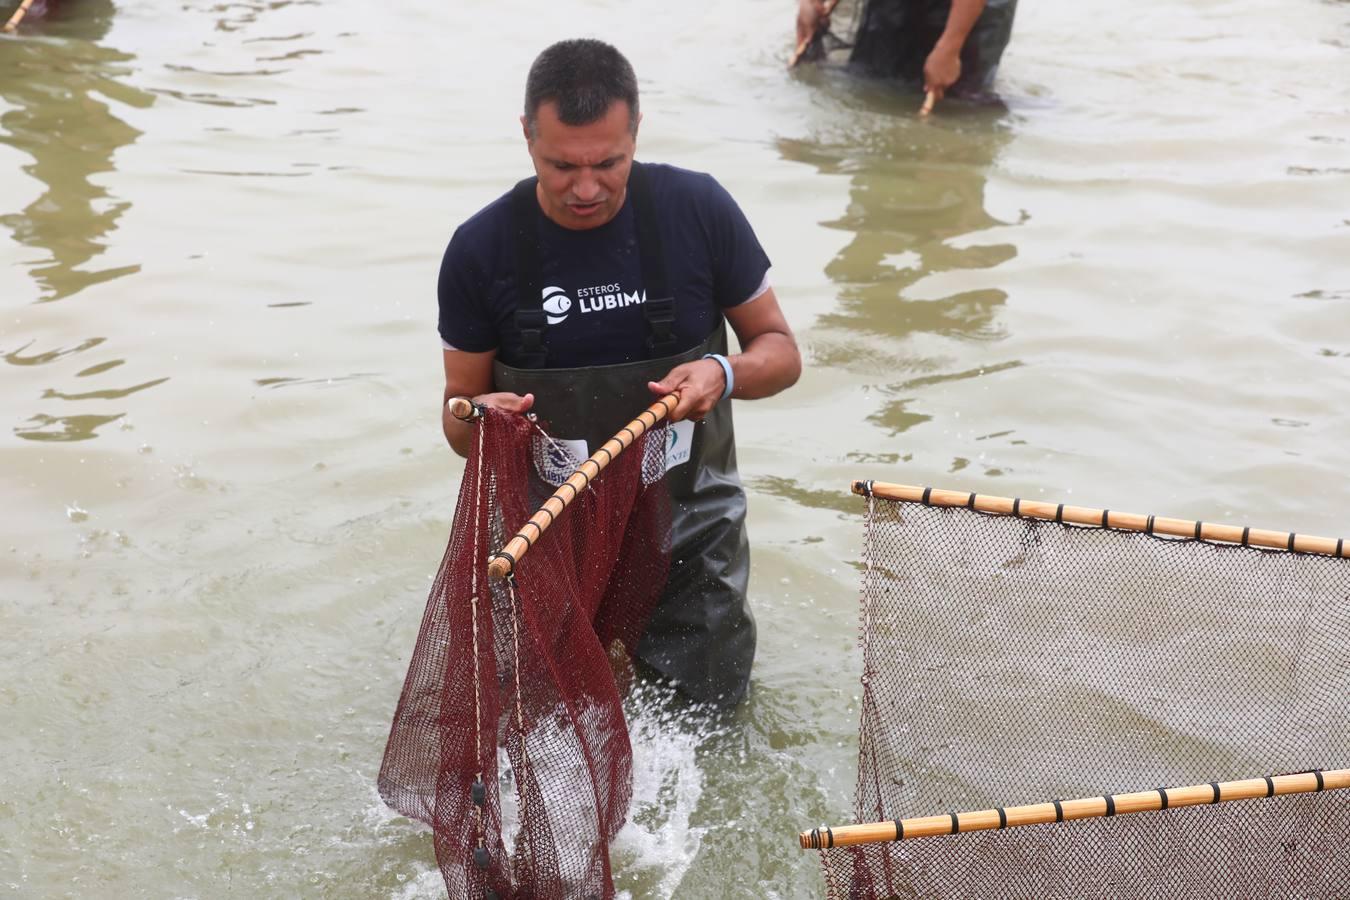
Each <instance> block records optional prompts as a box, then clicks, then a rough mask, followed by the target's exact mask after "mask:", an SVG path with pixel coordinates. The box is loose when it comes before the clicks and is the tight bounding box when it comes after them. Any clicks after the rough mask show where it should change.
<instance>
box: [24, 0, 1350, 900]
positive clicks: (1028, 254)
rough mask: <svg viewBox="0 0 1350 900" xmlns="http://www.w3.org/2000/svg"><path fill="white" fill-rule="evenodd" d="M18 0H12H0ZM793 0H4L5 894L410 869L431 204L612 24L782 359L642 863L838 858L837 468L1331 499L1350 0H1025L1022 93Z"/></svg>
mask: <svg viewBox="0 0 1350 900" xmlns="http://www.w3.org/2000/svg"><path fill="white" fill-rule="evenodd" d="M12 6H13V4H12V3H7V4H4V6H3V12H4V13H7V12H8V11H9V9H10V8H11V7H12ZM791 7H792V4H791V3H790V2H788V0H745V2H740V3H724V4H701V5H697V4H696V5H691V4H670V3H656V2H652V0H637V2H629V3H619V2H613V0H554V2H549V3H542V2H534V3H529V2H525V0H502V2H497V3H491V4H489V3H486V2H479V3H467V4H453V5H452V4H444V3H432V2H427V0H412V2H406V3H399V4H393V5H385V6H383V7H378V6H372V5H371V4H370V3H358V2H353V0H332V2H327V3H324V4H318V3H314V2H289V3H288V2H284V0H277V2H266V3H264V2H257V0H239V2H233V3H228V4H217V3H207V2H199V0H184V2H183V3H180V4H176V5H173V6H171V7H170V6H165V5H163V4H150V3H145V2H136V3H132V2H128V3H124V4H118V5H117V6H116V7H114V6H112V5H111V4H109V3H106V2H103V3H100V2H92V0H91V2H85V3H77V2H75V0H71V2H70V3H69V4H68V5H67V9H68V10H69V13H70V14H69V16H68V17H67V18H65V19H63V20H58V21H49V22H46V23H36V24H34V25H33V26H32V27H26V28H24V29H22V30H21V31H20V33H19V34H18V35H17V36H12V37H10V36H6V37H0V360H2V361H3V365H0V757H2V758H3V765H0V895H3V896H16V897H149V898H177V897H200V898H210V897H223V896H241V897H333V898H357V897H361V898H365V897H394V898H419V897H436V896H439V895H440V894H441V893H442V892H443V887H442V886H441V884H440V881H439V876H438V875H437V874H436V872H435V870H434V863H433V859H432V848H431V842H430V840H429V838H428V837H427V835H426V834H425V833H424V832H422V831H420V830H418V829H417V828H416V827H414V825H413V824H412V823H410V822H408V821H407V820H405V819H401V818H398V817H396V816H393V815H392V814H390V813H389V812H388V811H387V810H386V809H385V808H384V807H383V805H382V804H381V803H380V801H379V799H378V797H377V795H376V793H375V789H374V776H375V772H376V770H377V768H378V764H379V758H380V753H381V751H382V748H383V744H384V739H385V735H386V732H387V728H388V724H389V719H390V716H391V714H392V711H393V706H394V702H395V700H396V697H397V693H398V689H399V686H400V684H401V680H402V676H403V672H404V668H405V666H406V663H407V658H408V654H409V653H410V651H411V648H412V643H413V638H414V635H415V632H416V628H417V624H418V620H419V617H420V615H421V610H422V606H423V603H424V601H425V595H426V591H427V587H428V584H429V579H430V576H431V574H432V573H433V571H434V569H435V567H436V565H437V563H438V561H439V558H440V553H441V551H442V550H443V548H444V543H445V538H446V532H447V527H448V522H449V518H450V514H451V510H452V506H453V502H454V496H455V491H456V486H457V480H458V476H459V473H460V471H461V464H460V463H459V462H458V461H457V460H456V459H455V458H454V457H453V456H452V454H451V453H450V452H449V451H448V450H447V449H446V448H445V447H444V446H443V443H442V439H441V437H440V434H439V429H438V418H437V409H436V407H437V402H438V399H439V395H440V361H439V357H440V352H439V344H438V341H437V337H436V333H435V301H434V283H435V275H436V269H437V265H438V262H439V258H440V253H441V250H442V249H443V247H444V243H445V241H446V239H447V238H448V236H449V234H450V232H451V230H452V229H453V227H454V226H455V225H456V224H457V223H458V222H459V221H460V220H462V219H463V218H465V217H466V216H467V215H469V214H470V213H472V212H473V211H474V210H476V209H477V208H479V207H480V206H481V205H482V204H484V203H485V202H487V201H488V200H490V199H492V198H493V197H495V196H496V195H497V194H499V193H500V192H501V191H503V190H504V189H505V188H506V187H507V186H508V185H509V184H511V183H512V182H514V181H515V180H516V179H518V178H520V177H522V176H523V175H524V174H526V173H527V166H528V159H527V157H526V155H525V150H524V146H523V143H522V141H521V138H520V134H519V127H518V125H517V123H516V118H515V117H516V116H517V114H518V112H517V107H518V105H519V95H520V93H521V90H522V85H523V81H524V71H525V69H526V67H527V65H528V63H529V61H530V59H531V58H532V57H533V55H534V54H535V53H536V52H537V51H538V50H539V49H540V48H542V47H543V46H544V45H545V44H547V43H548V42H550V41H551V40H553V39H556V38H559V37H563V36H575V35H595V36H599V37H604V38H607V39H610V40H612V41H614V42H615V43H617V44H618V45H619V46H620V47H621V48H622V49H624V50H625V51H626V52H627V53H628V54H629V56H630V57H631V59H632V60H633V62H634V64H635V66H636V68H637V70H638V74H639V77H640V78H641V82H642V89H643V91H644V111H645V113H646V117H645V119H644V122H643V126H642V133H641V135H640V149H639V155H640V156H642V157H645V158H648V159H653V160H664V161H670V162H674V163H677V164H680V165H684V166H687V167H690V168H695V169H702V170H706V171H711V172H713V173H715V174H716V175H717V176H718V177H719V178H720V179H721V180H722V181H723V182H724V183H725V184H726V185H727V186H728V187H729V188H730V189H731V191H732V193H733V194H734V195H735V196H736V197H737V198H738V199H739V201H740V202H741V204H742V205H743V207H744V208H745V210H746V211H747V213H748V214H749V216H750V218H751V220H752V222H753V223H754V224H755V226H756V228H757V230H758V232H759V234H760V237H761V239H762V241H763V242H764V244H765V246H766V248H767V249H768V251H769V254H770V256H771V257H772V258H773V260H774V263H775V267H774V272H773V278H774V282H775V285H776V287H777V290H778V295H779V297H780V298H781V300H782V302H783V305H784V307H785V308H786V310H787V312H788V315H789V317H790V319H791V321H792V323H793V325H794V326H795V328H796V329H797V332H798V335H799V338H800V341H801V343H802V346H803V349H804V357H805V361H806V373H805V375H804V376H803V378H802V381H801V383H800V384H799V385H798V386H797V387H796V388H795V389H793V390H792V391H790V392H789V393H787V394H784V395H783V396H781V397H778V398H775V399H773V400H769V401H763V402H757V403H743V404H740V405H739V406H738V408H737V417H738V426H739V436H740V447H741V454H740V457H741V471H742V474H743V477H744V479H745V481H746V483H747V486H748V488H749V490H750V494H751V529H752V531H751V537H752V541H753V544H754V578H753V584H752V599H753V602H754V606H755V609H756V611H757V614H758V617H759V623H760V634H761V639H760V654H759V658H758V662H757V666H756V675H755V684H754V691H753V697H752V699H751V700H750V702H749V703H748V704H747V705H746V706H745V707H744V708H742V709H741V710H739V711H738V713H737V714H735V715H734V716H732V717H730V718H728V719H726V720H722V721H718V722H714V723H706V722H705V723H699V724H693V723H689V722H682V721H670V720H669V719H668V718H664V717H662V716H661V715H659V714H657V713H654V712H653V713H640V714H639V715H637V716H636V722H635V728H636V730H637V733H638V739H637V743H638V748H637V754H638V765H639V767H640V771H641V775H640V777H639V784H638V787H637V802H636V804H635V811H634V819H635V824H634V825H633V826H632V827H630V828H629V829H628V830H627V831H626V832H625V833H624V835H623V837H622V839H621V840H620V842H619V846H618V847H617V848H616V859H617V861H618V866H619V872H620V882H621V885H622V887H623V888H624V889H625V890H627V891H629V892H630V893H631V894H632V895H633V896H635V897H647V896H652V897H666V896H676V897H751V896H754V897H776V898H798V897H811V896H818V895H819V894H820V893H821V882H820V879H819V875H818V872H817V862H816V860H815V859H814V858H813V857H811V856H809V855H805V854H802V853H801V852H800V851H798V850H797V849H796V845H795V834H796V832H797V830H799V829H801V828H808V827H811V826H813V825H815V824H817V823H819V822H822V821H842V820H844V819H846V818H847V815H848V812H849V809H850V797H851V793H852V780H853V771H854V768H853V754H854V752H855V750H854V748H855V737H854V735H855V729H856V716H857V712H856V708H855V705H854V703H855V696H856V693H857V690H856V684H857V674H856V673H857V657H856V653H855V651H854V649H853V647H854V640H855V635H856V626H855V608H856V591H857V578H856V569H855V564H856V561H857V559H858V555H859V551H860V547H861V538H862V530H861V521H860V512H861V504H860V502H858V501H856V500H855V499H853V498H851V497H850V496H849V495H848V494H847V487H848V483H849V481H850V480H851V479H854V478H877V479H885V480H892V481H901V482H907V483H920V484H934V485H938V486H943V487H953V488H959V489H973V490H979V491H982V492H989V493H996V494H1003V495H1008V496H1011V495H1021V496H1024V497H1044V498H1046V499H1050V498H1056V499H1059V500H1066V501H1070V502H1079V503H1082V504H1085V505H1095V506H1106V507H1110V508H1112V509H1120V510H1131V511H1139V512H1155V513H1158V514H1167V515H1176V516H1183V517H1193V518H1203V519H1205V520H1212V521H1232V522H1237V523H1249V524H1252V525H1254V526H1258V527H1271V528H1278V529H1293V530H1297V531H1300V532H1309V533H1314V534H1326V535H1333V536H1335V535H1341V534H1350V514H1348V513H1347V512H1346V509H1347V507H1348V506H1350V482H1347V479H1346V478H1345V474H1344V473H1345V470H1346V464H1345V448H1346V447H1347V446H1350V419H1348V418H1347V416H1346V414H1345V409H1344V408H1345V403H1344V401H1345V398H1346V397H1347V395H1350V54H1348V53H1347V49H1350V4H1347V3H1345V2H1341V0H1227V2H1211V0H1188V2H1181V3H1178V2H1175V0H1172V2H1163V0H1139V2H1135V3H1130V4H1115V5H1112V6H1103V5H1100V4H1085V3H1074V2H1071V0H1042V2H1039V3H1035V2H1024V3H1023V9H1022V10H1021V11H1020V13H1019V20H1018V23H1017V29H1016V33H1015V36H1014V42H1013V45H1012V47H1011V49H1010V50H1009V52H1008V55H1007V57H1006V59H1005V64H1004V67H1003V72H1002V76H1001V82H1000V83H1001V86H1002V92H1003V95H1004V97H1005V98H1006V101H1007V104H1008V109H1007V110H1006V111H1001V112H1000V111H992V110H984V111H970V110H964V111H963V110H958V109H956V108H954V107H950V106H948V107H945V108H942V109H941V111H940V114H939V115H938V116H937V117H936V118H934V119H933V120H932V121H931V122H927V123H924V122H919V121H917V120H916V119H915V118H914V117H913V115H912V110H913V107H914V100H913V98H910V97H899V96H895V95H893V94H891V93H890V92H888V91H886V90H882V89H879V88H877V87H875V86H866V85H858V84H854V83H851V82H849V81H848V80H847V79H844V78H842V77H838V76H834V75H829V74H825V73H821V72H804V73H802V74H800V75H797V76H789V75H788V74H787V73H786V72H785V71H784V67H783V61H784V60H785V58H786V56H787V54H788V52H789V50H790V48H789V43H790V41H791V35H790V29H791V25H792V21H791V18H792V16H791Z"/></svg>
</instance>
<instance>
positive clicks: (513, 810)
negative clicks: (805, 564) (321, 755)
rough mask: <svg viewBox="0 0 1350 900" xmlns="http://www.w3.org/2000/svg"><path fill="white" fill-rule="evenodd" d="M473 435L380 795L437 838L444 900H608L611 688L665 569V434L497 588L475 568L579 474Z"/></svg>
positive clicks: (614, 737) (614, 742) (561, 453)
mask: <svg viewBox="0 0 1350 900" xmlns="http://www.w3.org/2000/svg"><path fill="white" fill-rule="evenodd" d="M475 427H476V434H475V437H474V441H475V442H474V446H473V451H472V453H471V455H470V457H469V459H468V461H467V463H466V465H465V473H464V478H463V481H462V483H461V485H460V494H459V501H458V505H457V506H456V509H455V517H454V523H453V526H452V529H451V534H450V544H449V546H448V547H447V548H446V552H445V557H444V559H443V560H442V562H441V568H440V571H439V573H438V574H437V576H436V580H435V583H434V585H433V586H432V589H431V596H430V597H429V598H428V599H427V606H426V612H425V614H424V616H423V619H422V627H421V631H420V632H419V633H418V636H417V644H416V646H415V648H414V650H413V657H412V662H411V663H410V664H409V667H408V676H407V680H406V681H405V682H404V685H403V693H402V696H401V697H400V698H399V703H398V709H397V711H396V712H395V714H394V723H393V726H392V728H391V732H390V736H389V743H388V746H387V747H386V748H385V756H384V764H383V766H382V767H381V769H380V777H379V787H380V793H381V795H382V796H383V797H384V799H385V801H386V802H387V803H389V805H390V806H392V807H393V808H394V809H396V810H398V811H399V812H401V813H403V814H404V815H406V816H410V817H412V818H415V819H419V820H421V821H423V822H425V823H427V824H428V825H430V826H431V827H432V828H433V829H434V832H435V847H436V859H437V862H438V863H439V865H440V869H441V873H442V875H444V877H445V883H446V886H447V888H448V889H449V893H450V896H451V897H456V898H458V897H485V896H491V894H489V893H488V891H491V892H492V893H493V894H495V895H496V896H499V897H503V898H505V897H514V898H560V897H587V898H589V897H612V896H613V895H614V888H613V885H612V881H611V877H610V868H609V853H608V845H609V841H610V840H612V839H613V837H614V836H615V834H616V833H617V832H618V830H619V827H620V826H621V825H622V824H623V821H624V817H625V815H626V814H627V810H628V803H629V799H630V795H631V786H632V760H631V749H630V746H629V743H628V730H627V727H626V723H625V721H624V717H623V710H622V707H621V705H620V694H621V691H622V688H621V686H620V682H623V681H625V676H624V674H623V673H624V672H625V668H624V666H625V665H626V660H627V658H628V657H629V655H630V654H631V651H632V649H633V648H634V647H636V645H637V640H638V638H639V637H640V636H641V633H642V630H643V628H644V627H645V625H646V621H647V618H648V617H649V615H650V612H651V610H652V608H653V606H654V604H655V602H656V600H657V599H658V597H659V596H660V593H661V590H662V588H663V587H664V584H665V580H666V573H667V569H668V567H669V561H670V550H669V534H670V519H669V516H670V511H669V505H670V501H669V494H668V492H667V491H666V489H665V484H664V481H663V474H664V463H665V437H666V436H665V429H656V430H654V431H649V432H647V433H646V434H644V435H643V436H642V437H641V438H639V440H638V441H637V442H636V443H635V444H634V445H633V446H632V447H630V448H629V449H628V450H627V451H625V452H623V453H621V454H619V455H618V456H617V457H615V458H614V460H613V462H612V463H611V464H610V465H609V466H608V467H607V468H606V469H605V470H604V472H603V473H602V474H601V475H600V477H599V478H597V479H596V480H595V481H593V482H592V483H591V486H590V487H589V488H587V489H585V490H583V491H582V492H581V493H580V494H579V495H578V496H577V498H576V500H575V501H573V503H572V504H571V506H570V507H569V508H568V509H567V510H566V511H565V512H564V513H563V514H561V515H560V516H558V518H557V520H556V521H555V522H554V523H553V525H552V526H551V527H550V528H549V529H548V530H547V531H546V532H545V533H544V535H543V536H542V537H540V538H539V539H538V540H536V541H535V543H534V546H533V547H532V548H531V549H530V551H529V553H528V554H527V555H525V556H524V557H523V558H522V559H521V561H520V562H519V564H518V565H517V567H516V574H515V578H514V582H503V581H495V582H494V581H490V580H489V578H488V574H487V562H488V557H489V555H490V554H491V553H492V552H493V551H494V550H496V549H497V548H499V547H501V546H502V545H503V544H504V543H505V541H506V539H507V538H509V537H510V536H511V535H512V534H513V533H514V531H515V529H516V528H518V527H520V525H522V524H523V523H524V522H525V521H526V520H527V519H528V518H529V516H530V515H531V514H533V512H534V511H535V509H537V508H538V506H539V504H540V503H542V501H543V500H544V499H546V498H547V497H548V495H549V494H551V493H552V492H553V490H554V489H555V487H556V486H557V482H560V481H561V480H562V479H563V478H565V477H566V475H567V474H569V473H570V471H571V469H572V467H573V465H574V463H575V462H578V461H577V460H572V459H570V458H569V457H568V456H567V451H566V448H565V447H564V446H563V445H560V444H556V443H552V442H550V441H548V439H547V437H546V436H545V435H544V433H543V432H542V430H541V429H539V428H538V427H537V426H535V425H534V424H533V423H531V422H529V421H527V420H526V419H524V418H523V417H520V416H506V415H503V414H500V413H497V412H495V411H492V410H488V411H487V413H486V415H485V417H484V418H483V419H482V420H481V421H480V422H479V423H478V424H477V425H476V426H475ZM620 562H621V563H622V564H620ZM616 672H617V673H618V675H617V679H616Z"/></svg>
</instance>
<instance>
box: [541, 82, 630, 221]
mask: <svg viewBox="0 0 1350 900" xmlns="http://www.w3.org/2000/svg"><path fill="white" fill-rule="evenodd" d="M521 124H522V125H525V140H526V142H527V143H528V144H529V147H530V158H531V159H533V160H534V171H535V172H536V173H537V174H538V175H539V189H538V191H537V193H538V195H539V205H540V206H541V207H542V208H543V210H544V214H545V215H546V216H548V217H549V218H550V219H552V220H553V221H554V222H557V223H558V224H559V225H561V226H563V227H564V228H573V229H577V230H584V229H587V228H598V227H599V226H601V225H603V224H605V223H606V222H608V221H609V220H610V219H612V218H614V217H615V216H616V215H618V214H619V210H620V208H622V207H623V200H624V195H625V192H626V190H627V186H628V172H629V170H630V169H631V168H632V166H633V151H634V150H635V149H636V148H637V139H636V136H635V135H634V134H633V133H632V132H630V131H629V128H628V125H629V122H628V104H627V103H624V102H623V101H622V100H618V101H615V102H614V103H611V104H610V105H609V109H608V111H606V112H605V115H604V116H603V117H602V118H600V119H597V120H596V121H594V122H592V123H590V124H589V125H565V124H563V122H562V120H561V119H559V118H558V106H557V104H556V103H553V102H551V101H550V102H548V103H541V104H540V105H539V109H538V111H537V112H536V113H535V117H534V124H535V128H534V134H533V135H531V134H530V128H529V125H528V124H527V123H526V121H525V118H524V117H523V116H522V117H521Z"/></svg>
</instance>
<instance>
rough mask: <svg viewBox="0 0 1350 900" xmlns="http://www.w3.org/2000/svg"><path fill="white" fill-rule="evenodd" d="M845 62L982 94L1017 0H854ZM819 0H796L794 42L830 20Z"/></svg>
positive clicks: (864, 70)
mask: <svg viewBox="0 0 1350 900" xmlns="http://www.w3.org/2000/svg"><path fill="white" fill-rule="evenodd" d="M860 2H861V4H862V8H861V10H859V11H858V13H857V16H856V19H857V28H856V32H855V34H854V36H853V50H852V52H851V53H850V54H849V59H848V62H849V67H850V68H853V69H855V70H856V71H858V72H859V73H861V74H864V75H870V76H873V77H876V78H891V79H895V80H898V81H900V82H902V83H904V84H906V85H908V86H911V87H914V88H919V87H922V88H923V90H924V91H925V92H928V93H932V94H933V95H934V96H935V98H936V99H939V100H941V99H942V97H943V96H944V95H945V94H946V93H947V92H948V91H951V92H952V93H953V94H956V95H959V96H963V97H979V96H981V95H983V94H986V93H987V92H988V91H989V89H990V86H991V85H992V83H993V81H994V73H995V71H996V70H997V69H998V63H999V60H1000V59H1002V57H1003V50H1004V49H1005V48H1006V47H1007V46H1008V40H1009V39H1010V38H1011V37H1012V25H1013V15H1014V13H1016V12H1017V0H860ZM829 24H830V22H829V16H827V15H826V13H825V0H798V3H797V43H798V44H799V45H800V44H801V43H802V42H803V41H807V42H810V41H812V39H813V38H814V36H815V35H817V34H819V33H821V32H823V31H824V30H825V29H826V28H828V27H829Z"/></svg>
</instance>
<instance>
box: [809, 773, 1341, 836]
mask: <svg viewBox="0 0 1350 900" xmlns="http://www.w3.org/2000/svg"><path fill="white" fill-rule="evenodd" d="M1346 788H1350V769H1330V770H1327V771H1312V772H1298V773H1294V774H1290V775H1269V776H1266V777H1264V778H1248V779H1245V780H1242V781H1222V782H1210V783H1209V784H1195V785H1189V786H1187V787H1177V788H1159V789H1157V790H1153V791H1138V792H1136V793H1130V794H1107V795H1104V796H1101V797H1083V798H1081V799H1078V800H1053V801H1051V802H1049V803H1033V804H1030V805H1027V806H1008V807H999V808H997V809H982V810H978V811H975V812H964V813H944V814H943V815H938V816H921V817H917V818H913V819H892V820H891V821H889V822H872V823H868V824H866V825H841V826H840V827H838V828H829V827H826V826H821V827H820V828H813V829H811V830H810V831H803V832H801V834H800V835H798V840H799V842H800V843H801V847H802V849H803V850H828V849H829V848H831V847H852V846H856V845H858V844H876V843H882V842H886V841H907V840H910V839H912V838H923V837H936V836H938V835H948V834H965V833H966V832H969V831H993V830H999V829H1003V828H1017V827H1020V826H1023V825H1045V824H1048V823H1051V822H1066V821H1071V820H1075V819H1098V818H1103V817H1105V816H1118V815H1123V814H1125V813H1138V812H1156V811H1159V810H1164V809H1176V808H1178V807H1182V806H1202V805H1205V804H1212V803H1227V802H1229V801H1232V800H1256V799H1259V798H1262V797H1280V796H1285V795H1287V794H1311V793H1315V792H1318V791H1331V790H1344V789H1346Z"/></svg>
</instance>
